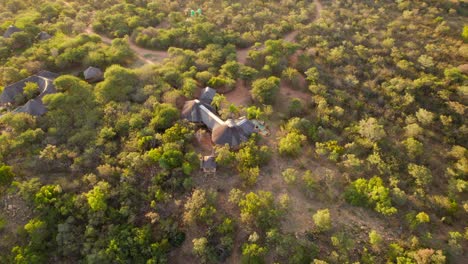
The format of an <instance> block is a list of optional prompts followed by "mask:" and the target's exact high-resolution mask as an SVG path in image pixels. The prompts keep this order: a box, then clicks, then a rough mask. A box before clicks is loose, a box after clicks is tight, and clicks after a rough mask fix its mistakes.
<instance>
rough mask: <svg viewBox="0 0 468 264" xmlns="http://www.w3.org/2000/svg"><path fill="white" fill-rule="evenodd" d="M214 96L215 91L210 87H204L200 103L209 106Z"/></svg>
mask: <svg viewBox="0 0 468 264" xmlns="http://www.w3.org/2000/svg"><path fill="white" fill-rule="evenodd" d="M215 95H216V90H214V89H212V88H210V87H206V88H205V89H203V91H202V94H201V95H200V101H202V102H204V103H205V104H211V102H212V101H213V98H214V96H215Z"/></svg>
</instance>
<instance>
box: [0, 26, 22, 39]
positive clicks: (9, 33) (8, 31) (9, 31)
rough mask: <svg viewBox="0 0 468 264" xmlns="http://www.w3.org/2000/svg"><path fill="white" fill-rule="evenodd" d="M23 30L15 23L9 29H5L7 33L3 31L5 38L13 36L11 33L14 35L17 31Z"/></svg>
mask: <svg viewBox="0 0 468 264" xmlns="http://www.w3.org/2000/svg"><path fill="white" fill-rule="evenodd" d="M21 31H22V30H21V29H19V28H17V27H15V26H14V25H11V26H9V27H8V28H7V30H6V31H5V33H3V37H4V38H9V37H11V35H13V34H14V33H16V32H21Z"/></svg>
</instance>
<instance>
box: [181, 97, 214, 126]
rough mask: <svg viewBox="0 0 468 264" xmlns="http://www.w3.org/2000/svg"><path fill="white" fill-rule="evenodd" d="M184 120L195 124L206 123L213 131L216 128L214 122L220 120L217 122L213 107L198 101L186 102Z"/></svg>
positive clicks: (183, 111)
mask: <svg viewBox="0 0 468 264" xmlns="http://www.w3.org/2000/svg"><path fill="white" fill-rule="evenodd" d="M182 118H184V119H187V120H188V121H190V122H194V123H205V125H207V126H208V127H209V128H211V129H212V128H213V127H214V124H213V121H219V120H220V119H219V118H218V119H219V120H216V118H217V116H216V115H215V114H214V109H213V107H211V106H210V105H208V104H205V103H203V102H200V101H199V100H197V99H195V100H191V101H187V102H185V104H184V107H183V109H182ZM221 122H222V121H221Z"/></svg>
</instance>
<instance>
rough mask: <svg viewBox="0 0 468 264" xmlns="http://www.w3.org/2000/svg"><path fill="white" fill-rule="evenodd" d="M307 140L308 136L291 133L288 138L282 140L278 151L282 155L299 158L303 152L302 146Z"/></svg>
mask: <svg viewBox="0 0 468 264" xmlns="http://www.w3.org/2000/svg"><path fill="white" fill-rule="evenodd" d="M306 139H307V138H306V136H304V135H302V134H300V133H299V132H297V131H291V132H289V133H288V134H286V136H284V137H282V138H280V140H279V143H278V151H279V153H280V154H281V155H288V156H297V155H299V153H300V152H301V149H302V145H303V144H304V143H305V141H306Z"/></svg>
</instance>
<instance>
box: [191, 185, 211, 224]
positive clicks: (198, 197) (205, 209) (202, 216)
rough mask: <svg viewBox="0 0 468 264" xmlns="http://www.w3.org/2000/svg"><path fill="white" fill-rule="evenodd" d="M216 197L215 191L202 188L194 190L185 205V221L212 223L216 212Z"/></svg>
mask: <svg viewBox="0 0 468 264" xmlns="http://www.w3.org/2000/svg"><path fill="white" fill-rule="evenodd" d="M214 199H215V193H213V192H206V191H205V190H202V189H196V190H195V191H193V193H192V196H191V197H190V198H189V199H188V200H187V202H186V203H185V205H184V208H185V211H184V217H183V219H184V222H185V223H186V224H189V225H192V224H194V223H196V222H202V223H206V224H212V223H213V216H214V215H215V214H216V208H215V207H214Z"/></svg>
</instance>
